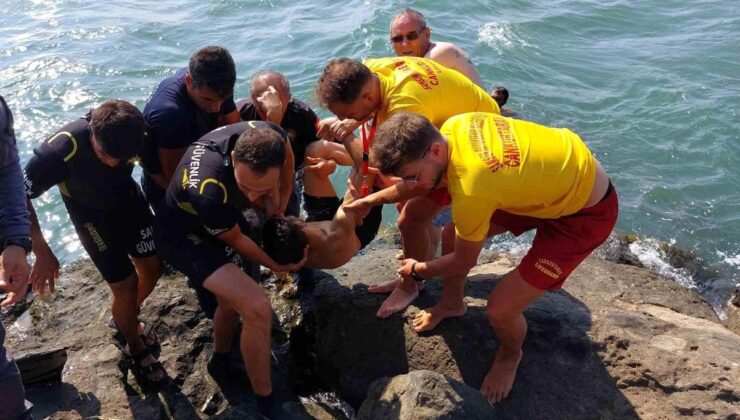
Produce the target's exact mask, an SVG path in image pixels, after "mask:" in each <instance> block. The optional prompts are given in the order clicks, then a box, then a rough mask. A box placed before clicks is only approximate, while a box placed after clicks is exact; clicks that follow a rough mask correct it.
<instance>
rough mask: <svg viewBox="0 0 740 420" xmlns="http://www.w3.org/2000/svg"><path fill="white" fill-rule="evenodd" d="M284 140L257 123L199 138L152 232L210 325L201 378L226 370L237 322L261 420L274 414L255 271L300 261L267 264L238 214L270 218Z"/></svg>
mask: <svg viewBox="0 0 740 420" xmlns="http://www.w3.org/2000/svg"><path fill="white" fill-rule="evenodd" d="M286 141H287V138H286V136H285V132H284V131H283V130H282V129H281V128H280V127H278V126H277V125H275V124H272V123H269V122H263V121H248V122H241V123H236V124H231V125H228V126H226V127H222V128H220V129H216V130H214V131H212V132H210V133H208V134H206V135H205V136H203V137H202V138H201V139H200V140H198V141H196V142H195V143H194V144H193V145H192V146H190V147H189V148H188V149H187V151H186V152H185V155H184V156H183V158H182V160H181V161H180V164H179V165H178V167H177V169H176V170H175V175H174V177H173V179H172V182H171V183H170V186H169V188H168V189H167V195H166V197H165V200H164V201H163V203H162V206H161V207H160V211H158V212H157V215H156V218H155V229H154V236H155V241H156V243H157V246H158V247H159V248H161V252H162V257H163V258H164V259H165V261H167V262H169V263H170V264H172V265H173V266H174V267H175V268H176V269H178V270H179V271H181V272H182V273H184V274H185V275H186V276H187V277H188V285H189V286H190V287H192V288H193V289H195V292H196V294H197V297H198V301H199V303H200V305H201V308H202V309H203V310H204V311H205V313H206V315H207V316H208V317H210V318H212V319H213V352H214V353H213V357H212V359H211V361H210V362H209V372H211V374H212V375H214V376H220V375H224V374H228V373H229V372H230V370H229V366H228V353H229V351H230V349H231V343H232V341H233V338H234V336H235V335H236V334H237V332H238V331H239V319H240V318H241V320H242V322H243V327H242V328H241V333H240V349H241V354H242V358H243V359H244V365H245V366H246V369H247V375H248V376H249V381H250V383H251V385H252V390H253V391H254V393H255V394H256V395H257V396H258V398H257V402H258V407H259V409H260V413H261V414H264V415H268V414H270V411H271V410H272V409H273V408H274V405H273V404H272V398H271V396H272V383H271V378H270V331H271V328H270V326H271V322H272V311H271V308H270V300H269V299H268V298H267V296H266V295H265V293H264V291H263V290H262V288H261V287H260V286H259V284H257V281H256V277H257V276H258V275H259V265H262V266H265V267H267V268H269V269H271V270H272V271H274V272H285V271H296V270H297V269H299V268H300V267H301V266H302V264H303V261H300V262H299V263H297V264H289V265H281V264H279V263H277V262H276V261H275V260H273V259H272V258H270V257H269V256H268V255H267V254H266V253H265V252H264V251H263V250H262V249H261V248H260V247H259V245H258V243H259V238H258V237H257V236H256V234H257V233H258V230H256V229H255V226H254V224H253V223H250V221H248V220H246V219H245V217H244V214H243V213H244V211H245V210H246V209H247V208H253V209H254V208H256V209H260V210H261V211H264V212H265V213H266V214H267V215H268V216H274V215H275V214H277V213H278V209H279V191H278V180H279V179H280V172H281V171H282V170H283V168H284V166H285V142H286ZM304 252H305V251H304ZM244 260H246V261H244ZM243 265H246V266H245V267H243V268H242V266H243ZM245 270H246V271H247V272H245ZM255 272H256V273H255ZM247 273H249V274H247ZM273 414H274V413H273Z"/></svg>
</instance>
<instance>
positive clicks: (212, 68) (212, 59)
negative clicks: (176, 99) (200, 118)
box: [188, 46, 236, 97]
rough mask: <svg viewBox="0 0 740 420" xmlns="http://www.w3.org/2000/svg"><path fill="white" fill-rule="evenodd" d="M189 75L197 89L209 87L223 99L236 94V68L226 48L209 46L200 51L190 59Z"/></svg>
mask: <svg viewBox="0 0 740 420" xmlns="http://www.w3.org/2000/svg"><path fill="white" fill-rule="evenodd" d="M188 73H189V74H190V78H191V79H192V81H193V86H194V87H196V88H200V87H207V88H208V89H210V90H212V91H213V92H214V93H216V95H219V96H221V97H227V96H231V95H233V94H234V84H235V83H236V66H235V65H234V59H233V58H231V54H229V51H228V50H227V49H226V48H223V47H214V46H209V47H204V48H201V49H199V50H198V51H196V52H195V54H193V55H192V56H191V57H190V62H189V63H188Z"/></svg>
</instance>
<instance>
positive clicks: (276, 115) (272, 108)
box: [257, 85, 283, 124]
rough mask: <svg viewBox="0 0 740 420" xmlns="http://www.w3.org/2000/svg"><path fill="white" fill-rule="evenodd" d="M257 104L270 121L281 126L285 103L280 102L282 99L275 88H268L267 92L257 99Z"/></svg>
mask: <svg viewBox="0 0 740 420" xmlns="http://www.w3.org/2000/svg"><path fill="white" fill-rule="evenodd" d="M257 104H258V106H259V107H260V109H261V110H262V112H264V113H265V115H267V119H268V120H269V121H271V122H273V123H275V124H280V122H281V121H282V120H283V115H282V114H283V103H282V102H281V101H280V97H279V96H278V93H277V90H276V89H275V87H274V86H272V85H270V86H268V87H267V90H266V91H264V92H262V93H261V94H260V96H258V97H257Z"/></svg>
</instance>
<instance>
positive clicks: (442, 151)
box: [370, 113, 618, 402]
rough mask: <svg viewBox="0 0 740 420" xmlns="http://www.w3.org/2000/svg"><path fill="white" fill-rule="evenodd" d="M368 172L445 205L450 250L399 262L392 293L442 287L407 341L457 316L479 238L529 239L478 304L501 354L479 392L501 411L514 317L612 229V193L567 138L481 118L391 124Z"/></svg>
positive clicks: (519, 328)
mask: <svg viewBox="0 0 740 420" xmlns="http://www.w3.org/2000/svg"><path fill="white" fill-rule="evenodd" d="M370 164H371V165H372V166H374V167H377V168H378V169H379V170H380V172H381V173H383V174H385V175H393V176H397V177H400V178H401V179H403V180H404V182H406V183H413V184H417V185H418V186H419V187H420V188H418V189H414V191H415V192H417V193H419V194H422V193H423V192H422V191H423V190H430V189H432V188H434V187H437V186H440V185H446V186H447V189H448V191H449V194H450V197H451V202H452V219H453V223H454V225H455V226H454V230H455V232H454V234H455V238H454V241H449V242H452V244H451V245H452V246H449V245H450V243H449V242H448V246H447V247H446V248H447V249H443V253H444V255H443V256H442V257H440V258H437V259H434V260H431V261H426V262H420V261H417V260H416V259H411V258H408V259H405V260H404V261H403V263H402V266H401V268H400V269H399V270H398V274H399V275H400V277H401V278H402V280H401V283H402V284H403V283H416V282H420V281H422V280H423V279H425V278H432V277H441V278H442V280H443V293H442V297H441V298H440V301H439V302H438V303H437V304H436V305H435V306H434V307H432V308H430V309H427V310H425V311H422V312H420V313H419V314H418V315H417V317H416V319H414V328H415V329H416V330H417V331H427V330H430V329H432V328H434V327H436V326H437V324H438V323H439V322H440V321H442V320H443V319H445V318H449V317H453V316H461V315H463V314H465V312H466V309H467V308H466V306H465V302H464V301H463V292H464V285H465V278H466V276H467V274H468V272H469V271H470V269H471V268H473V267H474V266H475V265H476V263H477V260H478V255H479V254H480V251H481V249H482V247H483V244H484V241H485V240H486V238H488V237H490V236H492V235H496V234H499V233H503V232H506V231H510V232H512V233H514V234H515V235H519V234H521V233H523V232H525V231H527V230H530V229H536V234H535V237H534V242H533V244H532V247H531V248H530V250H529V252H528V253H527V255H526V256H525V257H524V258H523V259H522V261H521V263H520V264H519V266H517V268H515V269H514V270H513V271H511V272H509V273H508V274H506V275H505V276H504V277H503V279H502V280H501V281H500V282H499V283H498V285H497V286H496V288H495V289H494V290H493V292H492V293H491V295H490V296H489V298H488V319H489V320H490V323H491V325H492V326H493V329H494V331H495V332H496V335H497V336H498V339H499V340H500V341H501V345H500V346H499V349H498V353H497V354H496V357H495V359H494V361H493V365H492V366H491V370H490V371H489V372H488V374H487V375H486V377H485V379H484V381H483V385H482V387H481V392H482V393H483V394H484V396H485V397H486V398H488V400H489V401H491V402H498V401H501V400H502V399H504V398H505V397H506V396H507V395H508V394H509V391H510V390H511V387H512V384H513V383H514V377H515V375H516V370H517V367H518V366H519V362H520V361H521V358H522V344H523V342H524V337H525V335H526V333H527V323H526V321H525V319H524V316H523V315H522V314H523V312H524V309H525V308H526V307H527V305H529V303H531V302H532V301H534V300H535V299H537V298H538V297H539V296H540V295H541V294H543V293H544V292H545V291H547V290H556V289H559V288H560V287H561V286H562V284H563V282H564V281H565V279H566V278H567V277H568V275H569V274H570V273H571V272H572V271H573V270H574V269H575V268H576V267H577V266H578V265H579V264H580V263H581V261H583V260H584V259H585V258H586V257H587V256H588V255H589V254H590V253H591V252H592V251H593V250H594V249H595V248H596V247H598V246H599V245H600V244H602V243H603V242H604V241H605V240H606V239H607V237H608V236H609V234H610V233H611V231H612V228H613V227H614V224H615V223H616V220H617V214H618V202H617V193H616V190H615V189H614V187H613V186H612V185H611V183H610V181H609V178H608V176H607V174H606V172H605V171H604V169H603V168H602V167H601V165H600V164H599V162H598V161H596V159H595V158H594V157H593V155H592V154H591V152H590V151H589V149H588V148H587V147H586V145H585V144H584V143H583V141H582V140H581V139H580V138H579V137H578V136H577V135H576V134H575V133H573V132H572V131H570V130H568V129H565V128H549V127H544V126H541V125H537V124H534V123H530V122H527V121H521V120H515V119H511V118H506V117H502V116H499V115H494V114H487V113H469V114H463V115H458V116H455V117H452V118H450V119H449V120H448V121H447V122H446V123H445V124H444V125H443V126H442V128H441V130H440V131H437V129H436V128H434V126H433V125H432V124H430V123H429V121H427V120H426V119H425V118H423V117H420V116H418V115H414V114H408V113H400V114H396V115H394V116H393V117H391V118H390V119H389V120H388V121H386V123H385V124H384V125H383V126H382V127H381V128H380V129H379V130H378V133H377V135H376V138H375V142H374V143H373V145H372V147H371V149H370ZM444 242H447V241H443V244H444Z"/></svg>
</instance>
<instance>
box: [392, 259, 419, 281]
mask: <svg viewBox="0 0 740 420" xmlns="http://www.w3.org/2000/svg"><path fill="white" fill-rule="evenodd" d="M418 262H419V261H416V260H415V259H413V258H406V259H405V260H403V261H401V268H399V269H398V270H396V273H398V275H399V276H400V277H401V278H402V279H403V280H406V281H414V278H413V277H411V267H413V265H414V264H416V263H418Z"/></svg>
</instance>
